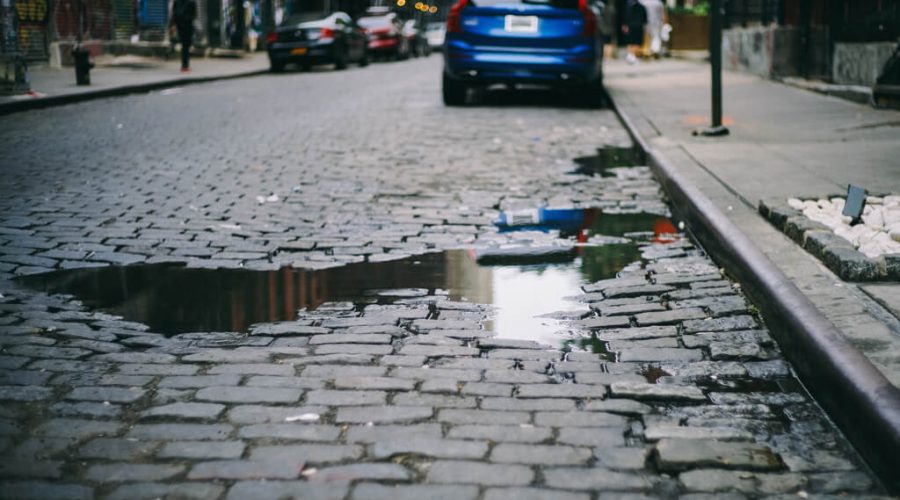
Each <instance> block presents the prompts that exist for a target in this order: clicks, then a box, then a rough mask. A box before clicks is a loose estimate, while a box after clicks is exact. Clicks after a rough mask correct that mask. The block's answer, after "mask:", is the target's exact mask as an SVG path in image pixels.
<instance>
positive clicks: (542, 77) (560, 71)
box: [444, 39, 603, 85]
mask: <svg viewBox="0 0 900 500" xmlns="http://www.w3.org/2000/svg"><path fill="white" fill-rule="evenodd" d="M602 54H603V51H602V48H597V47H595V46H594V45H591V44H584V45H578V46H575V47H571V48H568V49H564V50H563V49H519V48H505V47H489V48H484V47H473V46H471V45H469V44H467V43H465V42H461V41H459V40H450V39H448V40H447V41H446V43H445V44H444V71H445V72H446V73H447V74H448V75H449V76H450V77H451V78H455V79H458V80H468V81H471V82H473V83H475V82H480V83H538V84H547V85H567V84H581V83H586V82H592V81H597V80H598V79H600V75H601V74H602V73H601V71H602V69H601V64H602V60H601V58H602Z"/></svg>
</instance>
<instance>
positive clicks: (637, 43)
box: [622, 0, 647, 64]
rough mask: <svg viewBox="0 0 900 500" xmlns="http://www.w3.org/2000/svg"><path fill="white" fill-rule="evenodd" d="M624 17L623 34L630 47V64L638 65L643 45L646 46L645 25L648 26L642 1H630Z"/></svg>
mask: <svg viewBox="0 0 900 500" xmlns="http://www.w3.org/2000/svg"><path fill="white" fill-rule="evenodd" d="M623 14H624V15H623V17H622V34H623V35H625V36H624V38H625V44H626V45H628V57H627V59H628V62H630V63H631V64H636V63H637V62H638V55H639V52H640V50H641V45H643V44H644V25H646V24H647V9H645V8H644V5H643V4H641V2H640V0H628V3H626V4H625V12H624V13H623Z"/></svg>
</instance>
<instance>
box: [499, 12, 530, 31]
mask: <svg viewBox="0 0 900 500" xmlns="http://www.w3.org/2000/svg"><path fill="white" fill-rule="evenodd" d="M504 29H506V31H509V32H512V33H537V29H538V18H537V16H506V19H505V23H504Z"/></svg>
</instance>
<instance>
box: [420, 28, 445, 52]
mask: <svg viewBox="0 0 900 500" xmlns="http://www.w3.org/2000/svg"><path fill="white" fill-rule="evenodd" d="M446 32H447V25H446V24H444V23H428V27H427V28H426V29H425V38H426V39H427V40H428V45H430V46H431V48H432V49H436V50H440V49H441V47H443V46H444V34H445V33H446Z"/></svg>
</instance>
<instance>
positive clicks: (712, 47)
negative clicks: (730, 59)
mask: <svg viewBox="0 0 900 500" xmlns="http://www.w3.org/2000/svg"><path fill="white" fill-rule="evenodd" d="M721 9H722V0H713V2H712V26H711V27H710V30H709V59H710V63H711V64H710V66H711V67H712V126H713V128H715V127H721V126H722V11H721Z"/></svg>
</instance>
